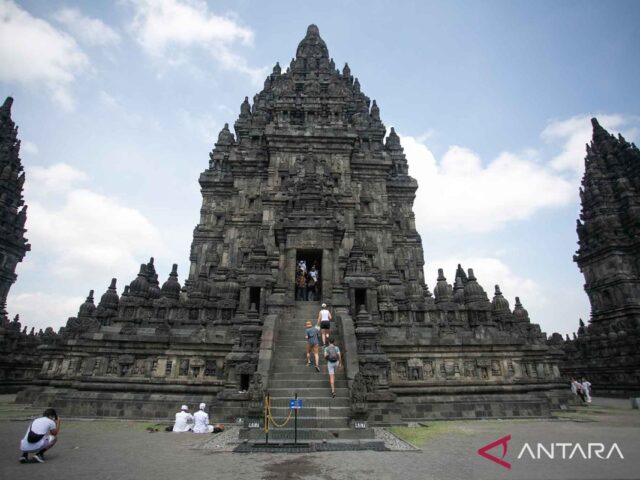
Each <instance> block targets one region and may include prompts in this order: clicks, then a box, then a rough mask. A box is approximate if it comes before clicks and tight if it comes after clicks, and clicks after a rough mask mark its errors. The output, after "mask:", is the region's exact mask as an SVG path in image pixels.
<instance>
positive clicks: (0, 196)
mask: <svg viewBox="0 0 640 480" xmlns="http://www.w3.org/2000/svg"><path fill="white" fill-rule="evenodd" d="M12 105H13V98H11V97H7V98H6V100H5V101H4V103H3V104H2V106H1V107H0V219H1V220H0V253H1V254H2V255H1V256H2V258H3V261H2V262H0V320H1V319H3V318H7V312H6V311H5V305H6V300H7V295H8V294H9V289H10V288H11V285H12V284H13V283H14V282H15V281H16V279H17V278H18V277H17V275H16V273H15V269H16V266H17V264H18V263H20V262H21V261H22V259H23V258H24V256H25V254H26V252H28V251H29V250H31V246H30V245H29V244H28V243H27V239H26V238H25V235H24V234H25V232H26V230H25V228H24V227H25V223H26V221H27V207H26V205H24V200H23V197H22V188H23V185H24V181H25V176H24V169H23V168H22V162H21V160H20V140H18V128H17V127H16V125H15V123H14V122H13V119H12V118H11V106H12Z"/></svg>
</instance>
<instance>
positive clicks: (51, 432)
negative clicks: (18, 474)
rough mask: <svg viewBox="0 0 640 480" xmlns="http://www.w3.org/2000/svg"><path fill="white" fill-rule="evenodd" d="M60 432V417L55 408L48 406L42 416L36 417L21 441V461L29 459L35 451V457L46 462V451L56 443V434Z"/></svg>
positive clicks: (24, 461) (41, 461) (25, 461)
mask: <svg viewBox="0 0 640 480" xmlns="http://www.w3.org/2000/svg"><path fill="white" fill-rule="evenodd" d="M59 432H60V419H59V418H58V414H57V413H56V411H55V410H54V409H53V408H47V409H46V410H45V411H44V413H43V414H42V417H40V418H36V419H35V420H33V421H32V422H31V423H30V424H29V428H28V429H27V433H26V434H25V436H24V438H23V439H22V440H21V441H20V450H21V451H22V456H21V457H20V463H27V462H28V461H29V454H30V453H33V458H34V459H35V460H36V461H38V462H40V463H43V462H44V452H46V451H47V450H49V449H50V448H51V447H53V446H54V445H55V444H56V440H57V438H56V435H58V433H59Z"/></svg>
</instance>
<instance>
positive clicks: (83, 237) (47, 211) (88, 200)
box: [25, 164, 165, 281]
mask: <svg viewBox="0 0 640 480" xmlns="http://www.w3.org/2000/svg"><path fill="white" fill-rule="evenodd" d="M27 174H28V175H29V182H27V184H26V185H28V188H27V191H26V192H25V196H26V197H27V203H28V205H29V214H28V218H27V228H28V235H29V240H30V243H31V244H32V250H33V251H34V252H39V253H42V254H43V255H44V256H46V258H47V262H48V268H49V269H50V270H51V274H52V275H54V276H57V277H58V278H64V279H78V278H83V276H87V277H88V278H95V272H100V275H101V277H99V278H98V279H97V280H99V279H102V276H109V278H110V276H112V275H113V276H117V277H118V278H120V279H123V278H127V279H128V278H129V277H131V276H133V275H134V273H135V271H137V266H138V265H139V262H140V258H146V256H147V255H149V253H155V254H158V255H161V254H163V253H164V250H165V247H164V245H163V242H162V239H161V236H160V233H159V232H158V230H157V229H156V228H155V227H154V226H153V225H152V224H151V222H150V221H149V220H148V219H147V218H146V217H145V216H144V215H143V214H142V213H140V212H139V211H138V210H135V209H133V208H130V207H127V206H126V205H123V204H122V203H121V202H120V201H119V200H118V199H116V198H112V197H108V196H105V195H101V194H99V193H95V192H93V191H90V190H88V189H85V188H76V185H77V184H78V183H82V182H86V181H87V180H88V177H87V175H86V174H84V173H83V172H80V171H78V170H76V169H74V168H73V167H70V166H68V165H64V164H56V165H53V166H51V167H48V168H42V167H38V168H32V169H30V170H29V171H28V172H27ZM60 194H62V198H63V201H62V204H61V205H55V200H57V199H58V198H59V197H60ZM102 281H104V280H103V279H102Z"/></svg>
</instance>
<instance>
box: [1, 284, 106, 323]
mask: <svg viewBox="0 0 640 480" xmlns="http://www.w3.org/2000/svg"><path fill="white" fill-rule="evenodd" d="M88 293H89V291H88V290H87V292H84V295H87V294H88ZM99 295H100V294H99ZM85 298H86V297H80V296H78V297H72V296H66V295H58V294H54V293H42V292H31V293H19V294H17V295H10V296H9V298H8V299H7V311H8V312H9V314H10V315H11V318H13V317H14V316H15V315H16V314H19V315H20V322H21V323H22V325H23V327H24V326H25V325H28V327H29V330H30V329H31V327H36V331H38V330H39V329H42V330H44V329H46V328H47V327H53V329H54V330H56V331H57V330H58V328H60V327H63V326H64V325H65V324H66V323H67V319H68V318H69V317H73V316H75V315H76V314H77V313H78V307H80V305H81V304H82V302H84V299H85ZM99 298H100V297H98V299H99Z"/></svg>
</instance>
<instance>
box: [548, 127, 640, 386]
mask: <svg viewBox="0 0 640 480" xmlns="http://www.w3.org/2000/svg"><path fill="white" fill-rule="evenodd" d="M591 122H592V124H593V140H592V141H591V145H587V156H586V158H585V173H584V177H583V179H582V188H581V190H580V198H581V201H582V211H581V213H580V218H579V219H578V222H577V223H578V224H577V231H578V245H579V248H578V251H577V252H576V255H575V257H574V260H575V261H576V263H577V264H578V266H579V267H580V271H581V272H582V273H583V274H584V278H585V291H586V292H587V295H588V296H589V302H590V303H591V321H590V323H589V325H587V326H585V324H584V322H583V321H582V320H580V326H579V328H578V335H577V337H576V338H575V339H573V340H569V339H567V341H566V342H565V344H564V350H565V351H566V355H567V358H566V361H565V363H564V364H563V373H566V374H567V375H569V376H574V377H582V376H586V377H587V378H588V379H589V380H590V381H591V383H593V385H594V386H595V388H596V389H597V391H598V392H599V393H600V394H612V395H633V396H637V395H638V394H640V352H638V345H639V344H640V240H639V239H640V150H638V148H637V147H636V146H635V145H634V144H633V143H629V142H627V141H626V140H625V139H624V138H623V137H622V136H621V135H619V136H618V137H617V138H616V137H614V136H613V135H610V134H609V133H608V132H607V131H606V130H605V129H604V128H602V127H601V126H600V124H599V123H598V121H597V120H596V119H595V118H594V119H592V121H591ZM553 340H554V339H553V337H552V339H551V341H552V343H553ZM557 340H560V341H557ZM555 343H556V344H558V345H561V337H560V339H556V342H555Z"/></svg>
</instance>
